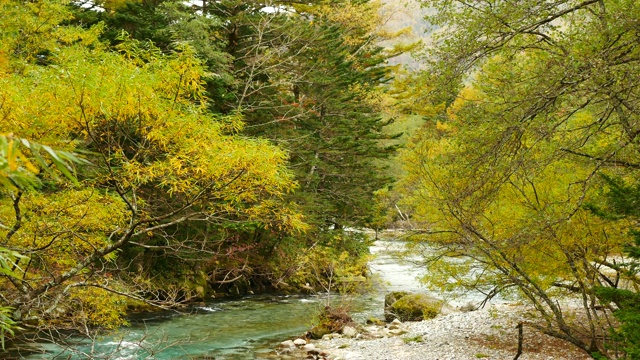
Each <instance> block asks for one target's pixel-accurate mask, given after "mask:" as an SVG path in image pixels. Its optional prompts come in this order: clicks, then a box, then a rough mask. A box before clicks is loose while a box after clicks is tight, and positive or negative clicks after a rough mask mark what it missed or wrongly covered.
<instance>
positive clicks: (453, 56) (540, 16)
mask: <svg viewBox="0 0 640 360" xmlns="http://www.w3.org/2000/svg"><path fill="white" fill-rule="evenodd" d="M424 4H425V6H430V7H433V8H435V9H437V10H438V12H437V14H434V15H433V16H431V17H429V18H428V20H429V21H430V22H431V23H432V24H434V25H436V26H440V27H442V28H443V30H442V31H440V32H438V33H437V35H434V41H435V44H436V46H435V47H434V50H433V51H432V52H431V54H430V56H431V65H430V67H429V70H428V71H429V72H430V75H431V76H432V78H437V79H439V80H438V82H437V83H434V86H433V89H435V90H434V91H433V93H432V94H431V95H432V96H433V98H434V99H438V100H439V101H441V100H442V99H444V100H445V103H444V104H445V105H446V106H447V111H446V112H443V113H441V114H440V115H438V116H434V117H431V121H429V122H427V123H426V124H425V126H424V128H423V130H422V131H421V132H420V133H419V134H418V135H417V136H416V137H415V139H414V142H413V145H412V148H411V149H410V150H409V151H408V152H407V155H406V158H405V159H406V162H407V171H408V175H407V177H406V178H405V182H404V188H405V189H406V192H407V202H409V203H411V204H412V205H413V213H414V220H418V221H420V223H421V226H422V230H423V231H422V232H423V233H424V234H429V235H428V239H429V241H430V242H432V243H433V242H435V243H436V244H437V245H438V246H437V248H439V249H441V250H442V251H441V252H440V253H439V255H440V256H445V257H446V256H448V257H454V258H458V259H467V261H465V262H460V263H456V265H455V266H451V265H446V264H443V263H442V262H439V259H442V258H441V257H438V256H435V257H433V258H432V260H434V262H433V264H437V263H440V265H441V266H440V267H439V268H437V269H439V270H441V271H443V272H444V273H446V275H445V276H446V278H440V280H443V279H444V280H445V281H440V282H439V284H440V285H442V286H444V287H445V288H449V287H452V286H455V285H459V286H463V287H468V288H479V289H481V290H483V291H485V292H486V294H487V295H488V296H493V295H494V294H496V293H499V292H502V293H504V292H507V291H508V290H517V291H516V292H517V293H518V294H520V295H522V296H523V297H524V298H525V299H527V300H528V301H529V302H530V303H531V304H533V305H534V307H535V309H536V310H537V312H538V314H539V315H540V316H541V320H542V322H541V323H535V324H534V325H536V326H537V327H539V328H540V329H541V330H543V331H545V332H546V333H549V334H551V335H554V336H557V337H560V338H563V339H565V340H568V341H570V342H572V343H574V344H575V345H577V346H578V347H580V348H582V349H585V350H586V351H588V352H590V353H592V354H594V356H596V355H595V354H596V353H598V354H600V356H605V357H610V358H611V357H616V356H617V355H616V352H615V350H611V349H614V348H615V340H614V339H611V338H610V337H609V336H608V333H609V332H608V330H609V328H610V327H611V326H612V324H613V322H611V318H610V314H611V310H613V308H612V307H611V304H608V303H606V302H605V303H603V302H601V301H599V299H598V297H597V296H596V291H595V289H597V288H599V287H603V286H604V287H617V286H619V284H620V283H619V282H617V280H616V279H617V278H625V279H628V281H631V282H635V281H637V280H634V279H635V278H634V277H633V276H629V274H628V273H625V272H623V271H618V270H617V269H616V266H615V264H614V263H613V260H612V259H615V257H616V256H618V255H619V254H620V253H621V252H622V249H623V245H624V244H625V243H626V239H625V237H624V236H623V235H622V234H623V233H624V231H623V229H624V228H625V227H626V226H627V224H626V223H625V222H624V221H610V220H606V219H602V218H598V217H596V216H594V215H593V214H592V213H590V212H589V211H588V210H586V209H585V207H584V205H585V202H586V201H597V199H599V198H601V196H602V194H601V193H600V191H599V188H600V187H601V186H602V180H601V179H600V178H599V177H598V176H596V174H597V173H601V172H606V173H609V174H612V175H616V176H621V177H634V178H635V177H637V174H636V173H635V172H636V171H637V169H638V166H637V162H636V160H637V151H638V148H637V145H636V144H637V140H636V137H637V135H638V131H637V129H638V125H639V123H638V113H637V111H636V109H637V105H638V100H639V99H638V97H637V90H638V89H637V85H636V83H635V82H634V81H632V80H631V79H633V78H636V77H637V75H638V70H640V67H638V64H637V59H638V52H637V51H638V50H637V47H636V46H635V45H636V43H637V38H636V37H635V35H633V34H634V33H635V29H636V28H637V25H636V22H635V20H634V19H636V18H637V15H638V14H639V12H640V7H638V4H637V3H636V2H634V1H561V2H555V3H549V2H544V1H537V0H532V1H525V2H512V1H489V2H482V3H478V2H474V3H468V2H462V1H453V2H452V1H439V0H434V1H425V2H424ZM445 30H446V31H445ZM453 94H457V97H456V100H455V101H450V100H448V99H451V98H452V97H451V95H453ZM465 273H466V274H473V276H471V277H465V276H463V274H465ZM449 276H453V279H455V281H454V282H451V281H449V282H447V281H446V279H449V278H448V277H449ZM435 280H437V279H435ZM436 282H438V281H436ZM563 295H570V296H574V297H575V298H577V299H579V302H580V306H579V309H578V308H572V307H563V306H560V305H559V304H558V302H556V300H557V299H558V297H561V296H563ZM602 308H604V309H605V310H604V311H602V310H601V309H602ZM574 315H577V316H578V319H580V320H579V321H576V322H573V321H572V320H571V319H572V318H573V316H574ZM580 322H584V324H586V326H585V327H582V326H581V325H580Z"/></svg>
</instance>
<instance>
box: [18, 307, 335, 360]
mask: <svg viewBox="0 0 640 360" xmlns="http://www.w3.org/2000/svg"><path fill="white" fill-rule="evenodd" d="M324 304H325V302H324V299H323V297H321V296H308V297H301V296H253V297H247V298H243V299H239V300H232V301H225V302H212V303H208V304H206V305H203V306H198V307H194V308H193V311H192V312H191V313H187V314H180V315H176V314H173V315H172V314H156V317H155V318H149V319H139V320H135V321H134V322H132V325H131V326H130V327H128V328H124V329H122V330H121V331H120V332H119V333H117V334H115V335H111V336H103V337H100V338H97V339H95V341H89V340H85V341H82V342H79V343H76V344H73V346H72V348H70V349H66V350H65V349H62V348H60V347H58V346H54V345H46V344H42V346H41V348H42V349H43V350H47V352H46V353H44V354H37V355H31V356H29V357H27V359H56V358H59V359H67V358H70V359H86V358H92V359H106V358H109V359H121V360H125V359H127V360H129V359H131V360H133V359H207V358H208V359H211V358H215V359H234V360H235V359H256V358H260V355H261V354H266V353H267V352H269V349H273V348H274V346H275V345H276V344H277V343H279V342H281V341H283V340H284V339H287V338H289V337H292V336H297V335H302V334H304V333H305V331H307V330H308V329H309V327H310V325H311V324H312V322H313V317H314V316H315V314H317V312H318V311H319V309H320V308H321V307H322V306H324Z"/></svg>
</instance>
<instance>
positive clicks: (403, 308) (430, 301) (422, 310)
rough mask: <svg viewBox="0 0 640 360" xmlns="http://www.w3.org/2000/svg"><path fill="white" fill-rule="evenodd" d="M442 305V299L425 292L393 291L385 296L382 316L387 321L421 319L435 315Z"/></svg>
mask: <svg viewBox="0 0 640 360" xmlns="http://www.w3.org/2000/svg"><path fill="white" fill-rule="evenodd" d="M392 301H393V302H392ZM443 306H444V301H443V300H440V299H437V298H434V297H431V296H429V295H426V294H412V293H407V292H393V293H389V294H387V296H385V309H384V317H385V319H386V320H387V321H392V320H393V319H400V320H401V321H422V320H426V319H432V318H434V317H436V316H437V315H438V314H439V313H440V311H441V310H442V308H443Z"/></svg>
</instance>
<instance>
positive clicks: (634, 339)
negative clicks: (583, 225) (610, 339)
mask: <svg viewBox="0 0 640 360" xmlns="http://www.w3.org/2000/svg"><path fill="white" fill-rule="evenodd" d="M604 180H605V182H606V184H607V187H608V191H607V192H606V194H605V199H604V200H605V201H604V202H603V204H602V206H597V205H595V204H588V207H589V208H590V209H591V210H592V211H593V212H594V213H596V214H597V215H599V216H601V217H604V218H610V219H611V218H612V219H615V220H618V219H621V218H631V219H632V221H633V227H632V228H631V229H630V230H629V237H630V238H631V240H632V241H629V242H628V243H626V244H624V255H626V256H628V258H626V259H624V258H623V259H622V261H621V262H619V263H616V264H612V265H613V266H615V267H616V269H617V270H618V271H619V272H623V273H625V274H627V276H629V277H631V278H632V279H634V280H635V279H637V276H638V269H639V266H640V232H639V231H638V229H637V225H638V219H639V218H640V212H639V211H638V202H639V201H640V186H639V184H638V183H637V182H636V183H631V184H628V183H626V182H625V181H622V180H620V179H615V178H611V177H607V176H604ZM623 281H624V280H623ZM595 293H596V296H597V297H598V298H599V299H600V300H601V301H603V302H606V303H614V304H615V307H616V309H615V310H614V312H613V315H614V316H615V317H616V319H617V320H619V321H620V323H621V325H620V326H619V328H616V329H614V330H613V336H614V337H615V338H616V340H618V341H620V343H621V348H622V350H623V351H624V352H625V353H626V356H627V358H629V359H637V358H639V357H640V337H639V336H640V335H639V334H640V307H639V304H640V295H639V294H638V283H637V281H636V282H631V283H630V284H624V285H622V286H620V287H604V286H602V287H597V288H596V289H595Z"/></svg>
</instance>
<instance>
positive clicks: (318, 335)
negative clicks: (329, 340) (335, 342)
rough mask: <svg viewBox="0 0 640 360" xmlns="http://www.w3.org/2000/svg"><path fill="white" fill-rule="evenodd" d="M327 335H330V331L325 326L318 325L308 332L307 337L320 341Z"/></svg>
mask: <svg viewBox="0 0 640 360" xmlns="http://www.w3.org/2000/svg"><path fill="white" fill-rule="evenodd" d="M327 334H331V329H330V328H329V326H328V325H327V324H318V325H316V326H314V327H312V328H311V330H309V337H311V338H312V339H316V340H317V339H322V337H323V336H325V335H327Z"/></svg>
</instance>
